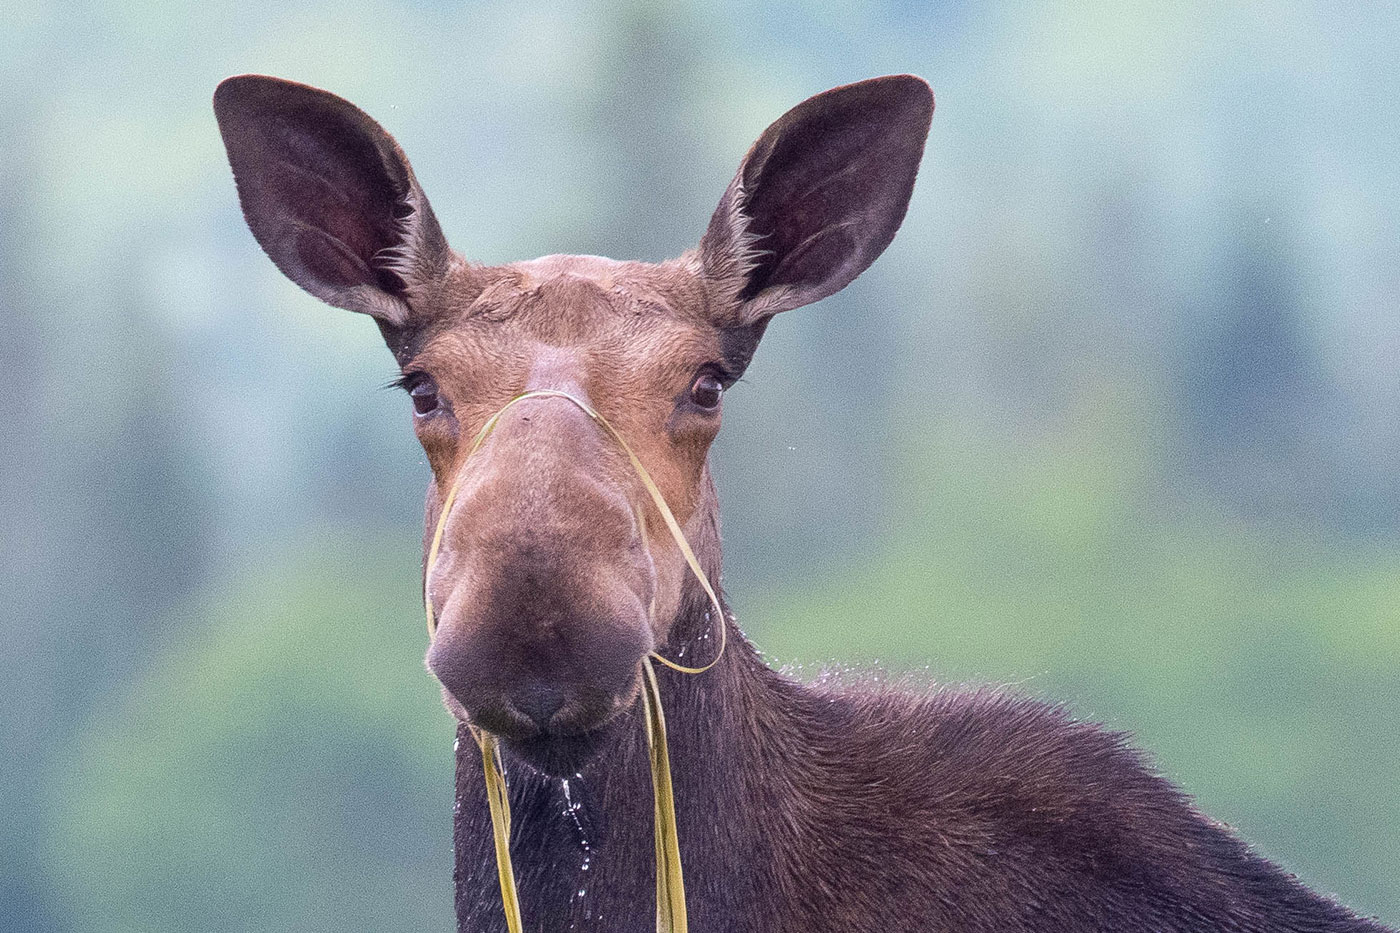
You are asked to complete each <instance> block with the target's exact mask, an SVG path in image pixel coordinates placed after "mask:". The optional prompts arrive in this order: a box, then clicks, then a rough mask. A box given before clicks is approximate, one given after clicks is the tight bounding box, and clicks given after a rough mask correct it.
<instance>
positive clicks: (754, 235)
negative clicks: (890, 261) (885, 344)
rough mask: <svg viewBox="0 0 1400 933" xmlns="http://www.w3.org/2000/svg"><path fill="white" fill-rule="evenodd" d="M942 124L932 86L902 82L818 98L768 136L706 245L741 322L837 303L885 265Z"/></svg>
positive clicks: (710, 269)
mask: <svg viewBox="0 0 1400 933" xmlns="http://www.w3.org/2000/svg"><path fill="white" fill-rule="evenodd" d="M932 116H933V92H932V91H931V90H930V89H929V86H928V84H927V82H925V81H924V80H923V79H922V78H918V77H915V76H913V75H890V76H887V77H883V78H872V79H871V80H868V81H861V82H858V83H856V84H848V85H845V86H843V87H838V88H834V89H833V90H830V91H826V92H825V93H822V94H818V95H816V96H815V97H811V98H808V99H807V100H805V101H803V102H802V103H800V104H798V105H797V106H796V107H794V108H793V109H792V110H790V111H788V112H787V113H786V114H784V115H783V116H782V117H780V118H779V119H778V120H777V121H776V122H775V123H774V124H773V125H772V126H770V127H768V129H767V130H765V131H764V133H763V135H762V136H760V137H759V138H758V141H757V142H755V143H754V145H753V148H751V149H750V150H749V152H748V154H747V155H745V156H744V159H743V162H742V163H741V164H740V166H739V171H738V172H737V173H736V175H735V176H734V180H733V181H732V182H730V185H729V188H728V189H727V190H726V191H725V193H724V197H723V198H721V199H720V203H719V206H718V207H717V208H716V209H715V213H714V215H713V216H712V217H711V219H710V224H709V227H708V229H707V230H706V232H705V236H704V237H703V238H702V239H701V241H700V250H699V252H700V263H701V268H702V270H703V271H704V274H705V275H706V276H707V277H708V278H710V279H711V280H712V281H714V282H717V283H719V284H720V285H721V287H723V288H725V289H726V290H727V291H728V293H729V296H730V298H731V299H732V302H731V303H732V305H733V307H732V308H731V309H729V311H730V317H731V318H732V322H733V323H740V324H744V323H751V322H753V321H755V320H758V319H759V318H766V317H770V316H771V315H773V314H776V313H778V312H780V311H786V310H790V309H792V308H796V307H800V306H802V305H804V304H810V303H811V302H813V301H818V300H820V299H822V298H825V297H827V296H828V295H831V294H834V293H835V292H837V291H840V290H841V289H842V288H844V287H845V286H846V285H848V284H849V283H850V282H851V281H852V280H854V279H855V277H856V276H858V275H859V274H860V273H861V272H863V271H865V269H866V268H868V267H869V266H870V264H871V263H872V262H874V261H875V260H876V259H877V258H878V257H879V255H880V254H881V253H882V252H883V251H884V249H885V247H886V246H888V245H889V244H890V241H891V240H893V239H894V235H895V232H896V231H897V230H898V229H899V225H900V223H901V222H902V221H903V219H904V213H905V210H906V209H907V208H908V205H909V198H910V195H911V194H912V193H913V190H914V179H915V177H916V176H917V174H918V170H919V162H920V160H921V159H922V157H923V151H924V142H925V140H926V139H927V137H928V129H929V123H930V121H931V119H932Z"/></svg>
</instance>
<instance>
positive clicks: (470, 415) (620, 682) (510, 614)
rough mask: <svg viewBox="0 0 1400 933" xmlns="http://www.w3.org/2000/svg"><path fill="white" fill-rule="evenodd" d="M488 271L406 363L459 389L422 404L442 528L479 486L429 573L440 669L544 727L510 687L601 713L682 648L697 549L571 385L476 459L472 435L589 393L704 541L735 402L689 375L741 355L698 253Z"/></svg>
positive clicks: (560, 722) (487, 716)
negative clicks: (448, 509)
mask: <svg viewBox="0 0 1400 933" xmlns="http://www.w3.org/2000/svg"><path fill="white" fill-rule="evenodd" d="M470 274H471V276H472V278H473V279H474V280H475V281H476V282H478V283H479V288H480V291H479V293H478V294H477V295H476V296H475V297H474V298H473V299H472V300H470V301H469V302H467V301H461V300H460V296H459V297H458V301H457V303H456V304H455V305H449V306H446V307H443V308H441V309H440V310H439V312H438V313H439V314H440V315H442V323H441V324H439V325H438V327H437V328H435V333H434V335H433V336H432V337H431V338H430V339H428V340H427V341H426V342H425V343H424V345H423V346H422V348H421V350H420V351H419V352H418V353H416V354H415V355H414V356H413V357H412V358H411V359H409V360H408V361H406V362H405V364H404V369H405V370H406V371H407V372H412V373H415V374H425V375H427V376H429V377H431V378H432V379H433V380H434V381H435V382H436V384H437V386H438V389H439V393H440V395H441V397H442V398H443V400H444V401H443V404H442V406H441V408H440V409H439V410H438V411H436V412H434V413H432V414H430V415H427V416H422V417H418V418H415V427H416V428H417V431H418V435H419V438H420V439H421V440H422V442H423V446H424V448H425V450H427V451H428V453H429V459H430V463H431V465H432V467H433V473H434V484H433V488H432V490H430V493H429V516H428V525H429V526H430V527H431V526H433V525H435V524H436V521H437V509H438V503H439V502H440V501H441V499H442V496H443V495H445V491H446V490H447V489H448V488H449V487H450V486H451V485H452V484H453V483H454V482H460V483H461V486H460V490H459V493H458V499H457V502H456V504H455V505H454V509H453V514H452V516H451V517H450V518H449V521H448V523H447V525H446V527H445V532H444V536H443V542H442V548H441V551H440V553H439V557H438V561H437V564H436V566H435V567H434V569H433V574H432V578H431V579H429V580H427V581H426V585H427V587H428V592H429V593H430V595H431V596H432V598H433V600H434V602H435V604H436V605H437V606H438V618H439V635H438V637H437V641H436V642H435V645H434V647H433V649H432V650H430V652H429V656H428V660H429V666H430V667H431V668H432V669H433V670H434V672H435V673H436V674H437V675H438V676H439V678H440V679H442V680H443V681H444V683H445V684H446V685H447V688H448V692H447V697H448V703H449V707H450V708H452V709H453V712H454V713H455V714H457V715H458V716H460V717H462V718H464V719H468V718H470V719H471V721H473V722H476V723H478V724H481V725H485V726H486V727H488V728H490V729H491V730H492V731H494V732H497V733H498V734H502V735H505V736H507V737H513V738H528V737H530V736H531V735H533V734H534V731H535V725H536V724H534V723H532V722H530V721H528V717H522V716H521V715H519V710H517V709H515V708H513V707H514V704H513V703H512V702H511V701H510V699H509V695H510V694H511V692H512V691H513V690H516V691H518V690H524V691H526V692H529V691H532V690H536V691H537V690H538V689H543V688H541V687H540V686H539V684H537V683H536V681H540V682H543V681H545V680H548V681H549V682H550V685H551V686H550V688H549V689H560V690H562V692H563V695H564V700H563V705H562V706H561V708H560V709H559V710H558V711H557V712H556V713H554V715H553V718H552V719H551V720H550V725H551V728H555V729H557V730H559V731H561V732H566V733H567V732H570V731H583V730H587V729H590V728H597V727H598V726H600V725H602V724H604V723H605V722H606V721H607V720H608V719H609V718H611V717H612V716H613V715H615V714H616V713H617V712H618V711H619V710H621V709H625V708H627V707H629V706H630V705H631V703H632V702H633V700H634V699H635V695H636V688H637V683H638V681H637V677H636V675H637V671H638V662H639V661H640V659H641V657H642V656H643V655H645V654H646V653H647V652H648V651H651V650H654V649H656V648H659V647H661V646H662V645H664V644H666V641H667V635H668V634H669V623H670V620H672V619H673V618H674V617H675V614H676V610H677V608H678V606H679V603H680V598H681V583H682V581H683V580H684V574H685V573H686V572H687V571H686V567H685V564H684V561H683V558H682V556H681V554H680V552H679V550H678V549H677V547H676V545H675V543H674V542H673V541H672V540H671V538H670V536H669V535H668V534H667V533H666V532H665V530H664V527H663V525H662V523H661V520H660V516H659V515H657V514H655V508H654V506H652V505H651V503H650V502H649V500H648V499H647V497H646V495H645V494H644V492H643V490H642V487H641V485H640V482H639V480H638V478H637V476H636V474H635V472H634V470H633V468H632V466H631V464H630V462H629V461H628V459H627V458H626V457H625V455H624V454H623V452H622V451H621V450H619V449H618V448H617V446H616V444H615V443H613V442H612V440H611V439H610V438H608V437H607V436H606V435H605V434H604V432H603V431H602V429H601V428H599V427H598V426H597V425H595V424H593V423H592V421H591V420H590V419H589V418H588V417H587V416H586V415H585V414H584V413H583V412H582V411H581V410H579V409H578V408H576V407H575V406H573V405H572V404H571V403H569V402H567V401H566V400H563V399H549V398H545V399H530V400H526V401H525V402H523V403H521V404H520V405H518V406H516V407H515V408H512V409H511V410H510V411H509V412H507V413H506V415H505V416H504V418H503V419H502V421H501V422H500V424H499V425H498V426H497V428H496V429H495V431H494V432H493V433H492V434H491V436H490V437H489V438H488V439H487V440H486V442H485V443H484V444H483V445H482V447H481V448H480V449H479V450H478V451H477V452H476V453H475V454H474V455H472V457H471V458H470V459H469V460H467V459H464V458H465V457H466V449H467V448H468V446H469V445H470V443H471V441H472V439H473V438H474V437H475V436H476V434H477V432H478V431H479V430H480V428H481V426H482V425H483V424H484V423H485V422H486V420H487V419H488V418H489V417H490V416H491V415H492V414H493V413H494V412H495V411H497V410H499V409H500V408H501V407H502V406H503V405H505V404H506V403H507V402H508V401H510V400H511V399H512V398H514V397H515V396H516V395H519V394H520V393H522V392H526V391H530V390H535V389H558V390H562V391H566V392H569V393H571V394H573V395H575V396H576V397H578V398H580V399H581V400H583V401H585V402H587V403H588V404H590V405H592V406H594V407H595V409H597V410H598V412H599V413H600V414H602V415H603V417H605V418H607V419H608V421H609V422H610V423H611V424H612V425H613V426H614V427H615V428H616V429H617V430H618V431H619V432H620V433H621V434H622V435H623V436H624V437H625V438H627V440H628V443H629V444H630V445H631V446H632V448H633V449H634V451H635V452H636V453H637V455H638V456H639V458H640V459H641V460H642V462H643V463H644V464H646V466H647V469H648V471H649V472H650V473H651V475H652V477H653V479H654V480H655V481H656V483H657V485H658V487H659V488H660V490H661V492H662V494H663V496H664V497H665V498H666V501H667V503H668V505H669V506H670V507H671V509H672V512H673V513H674V514H675V516H676V518H677V520H678V521H679V522H680V523H681V524H682V527H683V528H685V529H686V531H687V537H689V538H692V539H695V538H697V537H698V535H697V531H698V528H697V527H696V524H697V522H696V520H697V519H698V518H702V517H703V516H701V515H700V514H699V512H698V510H697V505H698V504H699V503H700V502H701V500H702V493H703V489H704V488H705V486H706V485H707V483H708V479H707V476H706V472H705V459H706V454H707V452H708V450H709V446H710V443H711V441H713V439H714V437H715V435H716V433H717V432H718V430H719V425H720V413H719V411H718V410H716V411H713V412H708V411H703V410H701V409H699V408H697V407H696V406H695V405H693V404H691V403H690V402H689V400H688V391H689V389H690V386H691V384H692V383H693V382H694V380H695V378H696V375H697V374H698V373H700V372H702V371H707V370H713V371H719V372H723V371H724V367H725V366H726V365H727V364H726V361H725V360H724V358H723V350H724V347H723V341H722V339H721V334H720V331H719V329H718V328H716V327H715V326H714V325H712V324H709V323H707V322H705V320H704V317H703V310H704V307H705V302H706V294H705V289H706V284H705V283H704V282H703V281H702V280H701V279H700V278H699V276H698V275H697V274H696V272H695V270H694V268H693V267H690V266H689V265H688V264H686V263H681V262H676V263H668V264H662V265H647V264H641V263H621V262H614V261H612V260H606V259H600V258H597V257H575V256H550V257H545V258H544V259H539V260H534V261H532V262H524V263H516V264H512V265H510V266H506V267H502V268H499V269H476V270H471V273H470ZM545 567H547V568H548V570H547V572H542V570H541V568H545ZM512 581H514V582H512ZM522 590H526V591H528V593H524V594H523V593H522ZM610 668H611V669H612V670H609V669H610ZM561 685H563V686H562V687H561ZM600 685H601V686H600Z"/></svg>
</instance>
